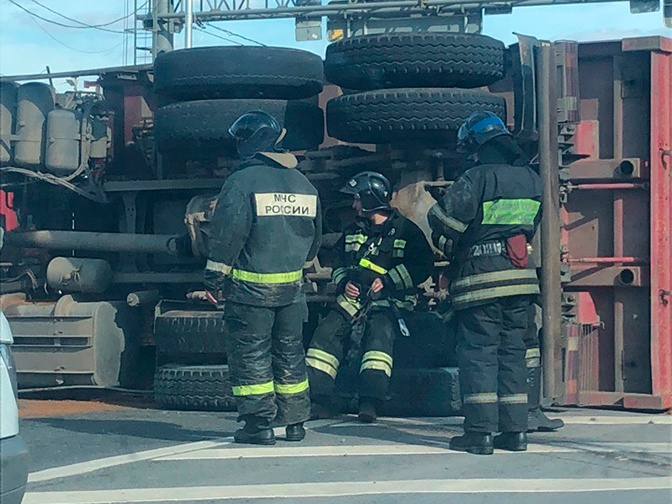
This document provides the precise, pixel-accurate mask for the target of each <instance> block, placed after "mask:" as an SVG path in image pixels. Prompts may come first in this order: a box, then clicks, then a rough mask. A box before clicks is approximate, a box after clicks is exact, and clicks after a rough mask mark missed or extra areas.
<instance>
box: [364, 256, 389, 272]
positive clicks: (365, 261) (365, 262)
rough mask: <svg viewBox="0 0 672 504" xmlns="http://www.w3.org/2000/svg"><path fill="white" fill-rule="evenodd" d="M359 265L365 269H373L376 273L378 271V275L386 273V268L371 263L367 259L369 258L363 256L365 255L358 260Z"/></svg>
mask: <svg viewBox="0 0 672 504" xmlns="http://www.w3.org/2000/svg"><path fill="white" fill-rule="evenodd" d="M359 265H360V266H361V267H362V268H366V269H369V270H371V271H375V272H376V273H378V274H380V275H384V274H385V273H387V270H386V269H385V268H381V267H380V266H378V265H377V264H374V263H372V262H371V261H369V260H368V259H367V258H365V257H363V258H362V259H360V261H359Z"/></svg>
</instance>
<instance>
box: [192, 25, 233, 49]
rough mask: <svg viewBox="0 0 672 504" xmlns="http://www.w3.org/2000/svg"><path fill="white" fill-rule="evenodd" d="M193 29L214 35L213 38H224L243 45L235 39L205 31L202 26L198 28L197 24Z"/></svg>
mask: <svg viewBox="0 0 672 504" xmlns="http://www.w3.org/2000/svg"><path fill="white" fill-rule="evenodd" d="M194 30H197V31H200V32H202V33H205V34H206V35H210V36H211V37H215V38H218V39H220V40H225V41H226V42H231V43H232V44H236V45H243V44H242V43H240V42H238V41H237V40H232V39H230V38H226V37H222V36H220V35H217V34H215V33H211V32H209V31H206V30H204V29H203V28H199V27H198V26H195V27H194Z"/></svg>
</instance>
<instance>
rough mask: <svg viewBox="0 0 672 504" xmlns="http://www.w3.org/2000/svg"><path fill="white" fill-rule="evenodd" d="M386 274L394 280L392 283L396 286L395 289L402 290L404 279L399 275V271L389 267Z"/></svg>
mask: <svg viewBox="0 0 672 504" xmlns="http://www.w3.org/2000/svg"><path fill="white" fill-rule="evenodd" d="M387 274H388V275H390V278H391V279H392V281H393V282H394V285H396V286H397V290H404V281H403V280H402V279H401V277H400V276H399V273H397V271H396V270H395V269H391V270H390V271H388V272H387Z"/></svg>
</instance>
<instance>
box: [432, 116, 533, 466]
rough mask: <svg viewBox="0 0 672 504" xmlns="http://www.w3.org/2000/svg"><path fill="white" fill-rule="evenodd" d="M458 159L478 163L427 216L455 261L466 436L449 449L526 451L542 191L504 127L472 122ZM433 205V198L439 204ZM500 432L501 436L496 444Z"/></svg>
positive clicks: (461, 136) (493, 121) (461, 137)
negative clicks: (534, 250) (528, 341)
mask: <svg viewBox="0 0 672 504" xmlns="http://www.w3.org/2000/svg"><path fill="white" fill-rule="evenodd" d="M458 151H460V152H463V153H465V154H468V155H469V157H470V158H471V160H472V161H473V162H474V163H475V165H474V166H473V167H472V168H470V169H468V170H467V171H465V172H464V173H463V174H462V175H461V176H460V177H458V179H457V180H456V181H455V183H454V184H453V185H452V186H450V187H449V188H448V189H447V190H446V191H445V193H444V194H443V195H442V196H441V197H439V198H438V201H437V203H436V204H435V205H434V206H433V207H432V208H431V209H430V211H429V214H428V219H429V224H430V227H431V228H432V241H433V242H434V244H435V245H436V246H437V247H438V248H439V249H440V250H442V251H443V252H444V254H445V255H446V256H447V257H449V258H450V259H451V262H453V263H454V271H455V274H454V278H453V279H452V282H451V284H450V287H449V290H450V296H451V301H452V305H453V308H454V310H455V313H456V319H457V321H456V322H457V338H458V360H459V368H460V388H461V392H462V400H463V410H464V415H465V420H464V430H465V433H464V435H462V436H458V437H454V438H452V439H451V440H450V448H451V449H454V450H458V451H467V452H470V453H476V454H486V455H489V454H492V453H493V449H494V448H495V447H496V448H502V449H506V450H511V451H525V450H526V449H527V434H526V432H527V428H528V425H527V420H528V416H527V402H528V398H527V382H526V378H527V370H526V366H525V343H524V339H525V335H526V332H527V327H528V309H529V307H530V306H531V304H532V302H533V299H534V296H536V295H538V294H539V282H538V280H537V273H536V271H535V268H534V265H533V264H532V263H531V261H530V260H529V255H528V244H529V243H530V241H531V240H532V237H533V235H534V232H535V230H536V229H537V227H538V225H539V222H540V220H541V212H540V210H541V195H542V184H541V179H540V178H539V176H538V175H537V174H536V173H535V172H534V171H533V170H532V168H531V167H530V166H529V164H528V163H529V159H528V158H527V157H526V156H525V155H524V153H523V152H522V151H521V150H520V148H519V147H518V146H517V145H516V143H515V142H514V141H513V138H512V136H511V133H510V132H509V131H508V130H507V128H506V126H505V125H504V123H503V122H502V120H501V119H500V118H499V117H497V116H496V115H495V114H492V113H489V112H478V113H475V114H472V115H471V116H470V117H469V118H468V119H467V120H466V121H465V122H464V123H463V124H462V126H461V127H460V129H459V131H458ZM435 198H436V196H435ZM493 432H501V434H500V435H498V436H497V437H495V438H494V440H493V437H492V434H493Z"/></svg>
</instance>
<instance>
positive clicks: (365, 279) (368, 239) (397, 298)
mask: <svg viewBox="0 0 672 504" xmlns="http://www.w3.org/2000/svg"><path fill="white" fill-rule="evenodd" d="M336 250H337V251H338V252H339V256H338V259H337V261H336V263H335V264H334V270H333V273H332V281H333V282H334V284H336V286H337V292H339V296H338V297H337V300H336V302H337V303H338V305H339V306H340V307H341V308H343V309H344V310H345V311H346V312H347V313H348V314H350V315H351V316H353V317H354V316H356V315H357V313H358V312H359V310H360V309H361V308H362V304H363V302H365V300H364V299H362V298H363V297H364V296H365V295H366V292H367V290H368V288H369V287H370V286H371V284H372V283H373V281H374V280H375V279H376V278H380V279H381V280H382V281H383V285H384V289H383V291H382V292H381V294H382V297H381V298H380V299H377V300H375V301H373V303H372V305H373V306H379V307H384V306H390V302H393V303H395V304H396V305H397V306H398V307H400V308H405V309H411V308H413V306H415V304H416V302H417V290H418V289H417V286H418V285H419V284H420V283H422V282H424V281H425V280H427V278H428V277H429V276H430V275H431V273H432V267H433V265H434V256H433V252H432V249H431V247H430V246H429V243H428V242H427V239H426V238H425V234H424V233H423V232H422V230H421V229H420V228H419V227H418V226H417V225H415V223H413V222H412V221H410V220H408V219H407V218H405V217H404V216H402V215H400V214H399V213H398V212H397V211H393V212H392V214H391V215H390V217H389V218H388V219H387V220H386V221H385V222H383V223H382V224H380V225H374V224H373V223H372V222H371V221H370V220H369V219H366V218H357V219H356V220H355V222H354V223H352V224H350V225H349V226H348V227H347V228H346V229H345V231H344V232H343V235H342V236H341V238H340V239H339V241H338V242H337V243H336ZM348 281H351V282H354V283H357V284H359V286H360V291H361V294H362V295H361V296H360V300H352V299H350V298H347V297H346V296H345V295H343V294H342V292H343V288H344V286H345V284H346V283H347V282H348Z"/></svg>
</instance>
